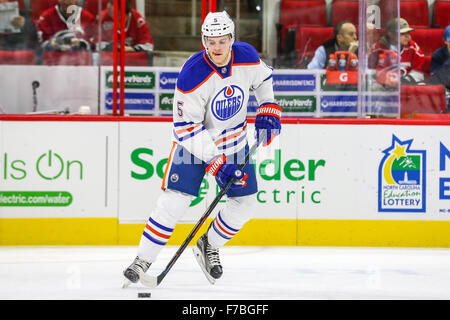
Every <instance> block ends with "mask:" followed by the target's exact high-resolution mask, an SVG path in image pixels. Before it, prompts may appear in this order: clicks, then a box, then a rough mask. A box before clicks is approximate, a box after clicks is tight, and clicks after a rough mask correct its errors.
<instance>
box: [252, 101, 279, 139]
mask: <svg viewBox="0 0 450 320" xmlns="http://www.w3.org/2000/svg"><path fill="white" fill-rule="evenodd" d="M255 130H256V131H255V133H256V141H257V142H258V145H259V143H260V142H261V141H262V142H263V146H268V145H269V144H270V143H271V142H272V140H273V138H275V137H276V136H277V135H279V134H280V131H281V107H280V106H279V105H277V104H274V103H270V104H265V105H262V106H260V107H259V108H258V109H257V110H256V120H255ZM264 130H265V132H264ZM262 134H264V136H260V135H262Z"/></svg>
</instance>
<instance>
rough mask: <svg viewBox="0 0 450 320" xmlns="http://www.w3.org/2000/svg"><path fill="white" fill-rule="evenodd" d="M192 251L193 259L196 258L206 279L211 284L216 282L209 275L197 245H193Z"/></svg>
mask: <svg viewBox="0 0 450 320" xmlns="http://www.w3.org/2000/svg"><path fill="white" fill-rule="evenodd" d="M192 251H193V252H194V256H195V260H197V262H198V264H199V265H200V268H201V269H202V271H203V273H204V274H205V276H206V279H208V281H209V282H210V283H211V284H215V283H216V279H214V278H213V277H211V275H210V274H209V273H208V271H207V270H206V267H205V261H203V255H202V253H201V252H200V250H199V249H198V248H197V247H194V248H192Z"/></svg>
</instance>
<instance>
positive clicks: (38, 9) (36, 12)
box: [30, 0, 58, 21]
mask: <svg viewBox="0 0 450 320" xmlns="http://www.w3.org/2000/svg"><path fill="white" fill-rule="evenodd" d="M56 4H58V0H33V1H31V5H30V9H31V18H32V19H33V21H37V20H38V19H39V17H40V16H41V14H42V12H44V11H45V10H47V9H48V8H50V7H53V6H54V5H56Z"/></svg>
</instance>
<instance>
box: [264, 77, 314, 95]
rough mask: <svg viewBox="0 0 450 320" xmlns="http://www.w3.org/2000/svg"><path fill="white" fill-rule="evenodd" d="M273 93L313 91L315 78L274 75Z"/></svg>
mask: <svg viewBox="0 0 450 320" xmlns="http://www.w3.org/2000/svg"><path fill="white" fill-rule="evenodd" d="M273 89H274V91H315V90H316V77H315V75H313V74H274V75H273Z"/></svg>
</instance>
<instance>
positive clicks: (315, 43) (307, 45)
mask: <svg viewBox="0 0 450 320" xmlns="http://www.w3.org/2000/svg"><path fill="white" fill-rule="evenodd" d="M333 35H334V28H333V27H298V28H297V34H296V46H295V48H296V50H297V51H298V55H299V56H298V59H299V61H304V60H305V59H307V60H310V59H311V58H312V57H313V56H314V51H316V49H317V48H318V47H319V46H321V45H322V43H324V42H325V41H326V40H328V39H331V38H333Z"/></svg>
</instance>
